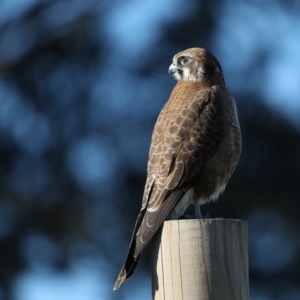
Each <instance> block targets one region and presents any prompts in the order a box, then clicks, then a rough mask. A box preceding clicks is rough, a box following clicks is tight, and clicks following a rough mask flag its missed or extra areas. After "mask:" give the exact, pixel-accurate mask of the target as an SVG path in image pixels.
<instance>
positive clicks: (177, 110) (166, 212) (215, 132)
mask: <svg viewBox="0 0 300 300" xmlns="http://www.w3.org/2000/svg"><path fill="white" fill-rule="evenodd" d="M169 72H170V73H172V74H173V75H174V77H175V78H176V79H178V80H179V81H178V83H177V85H176V86H175V88H174V90H173V92H172V94H171V96H170V98H169V101H168V102H167V103H166V104H165V106H164V108H163V109H162V111H161V113H160V115H159V117H158V119H157V122H156V124H155V128H154V131H153V135H152V142H151V147H150V153H149V160H148V169H147V171H148V175H147V181H146V186H145V191H144V196H143V202H142V208H141V211H140V213H139V215H138V218H137V221H136V224H135V228H134V232H133V235H132V239H131V243H130V247H129V251H128V255H127V259H126V261H125V264H124V266H123V267H122V269H121V271H120V274H119V276H118V279H117V281H116V283H115V286H114V289H118V288H119V287H120V285H121V284H122V283H123V282H124V281H125V280H127V279H128V278H129V277H130V276H131V275H132V273H133V271H134V269H135V267H136V265H137V262H138V259H139V257H140V254H141V252H142V250H143V249H144V247H145V246H146V245H147V244H148V243H149V241H150V240H151V239H152V237H153V235H154V234H155V233H156V231H157V230H158V229H159V227H160V226H161V225H162V223H163V222H164V221H165V220H166V219H178V218H179V217H180V216H182V214H183V213H184V211H185V210H186V208H187V206H188V205H189V204H190V203H193V204H194V208H195V213H194V214H195V217H197V218H200V217H201V213H200V205H202V204H204V203H206V202H208V201H211V200H216V199H217V198H218V196H219V194H220V193H222V192H223V191H224V189H225V186H226V184H227V182H228V180H229V178H230V176H231V175H232V173H233V171H234V168H235V166H236V164H237V162H238V160H239V156H240V152H241V136H240V126H239V122H238V117H237V112H236V106H235V102H234V99H233V97H232V96H231V95H230V93H229V91H228V89H227V88H226V85H225V81H224V78H223V73H222V68H221V66H220V64H219V62H218V61H217V60H216V58H215V57H214V56H213V55H212V54H211V53H210V52H208V51H207V50H205V49H201V48H191V49H187V50H185V51H183V52H180V53H178V54H176V55H175V56H174V58H173V64H172V65H171V66H170V69H169Z"/></svg>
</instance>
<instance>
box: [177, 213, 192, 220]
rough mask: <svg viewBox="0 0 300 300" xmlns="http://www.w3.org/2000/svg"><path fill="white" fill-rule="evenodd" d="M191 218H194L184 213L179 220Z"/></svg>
mask: <svg viewBox="0 0 300 300" xmlns="http://www.w3.org/2000/svg"><path fill="white" fill-rule="evenodd" d="M191 219H195V217H194V216H192V215H187V214H184V215H182V216H181V217H180V218H179V220H191Z"/></svg>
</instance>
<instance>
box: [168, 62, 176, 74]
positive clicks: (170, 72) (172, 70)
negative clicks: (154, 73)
mask: <svg viewBox="0 0 300 300" xmlns="http://www.w3.org/2000/svg"><path fill="white" fill-rule="evenodd" d="M177 70H178V68H177V67H176V66H175V65H174V64H171V66H170V68H169V74H170V75H174V73H175V72H176V71H177Z"/></svg>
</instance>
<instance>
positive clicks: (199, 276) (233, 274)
mask: <svg viewBox="0 0 300 300" xmlns="http://www.w3.org/2000/svg"><path fill="white" fill-rule="evenodd" d="M152 295H153V299H154V300H249V279H248V226H247V222H245V221H241V220H229V219H227V220H226V219H200V220H196V219H195V220H179V221H166V222H164V225H163V226H162V228H161V230H160V231H159V232H158V233H157V234H156V236H155V238H154V240H153V244H152Z"/></svg>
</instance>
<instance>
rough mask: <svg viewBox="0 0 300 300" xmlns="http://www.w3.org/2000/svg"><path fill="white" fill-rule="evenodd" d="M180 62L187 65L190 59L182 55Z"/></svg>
mask: <svg viewBox="0 0 300 300" xmlns="http://www.w3.org/2000/svg"><path fill="white" fill-rule="evenodd" d="M179 62H180V64H182V65H186V64H187V63H188V62H189V59H188V58H187V57H186V56H182V57H180V61H179Z"/></svg>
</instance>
